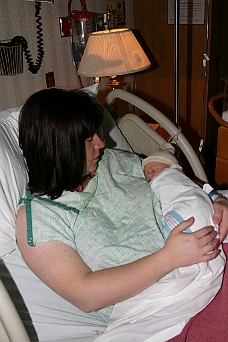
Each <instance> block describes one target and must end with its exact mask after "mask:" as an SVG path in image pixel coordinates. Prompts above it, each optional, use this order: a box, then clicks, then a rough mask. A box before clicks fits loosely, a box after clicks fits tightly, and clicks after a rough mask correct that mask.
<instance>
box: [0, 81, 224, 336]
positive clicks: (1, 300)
mask: <svg viewBox="0 0 228 342" xmlns="http://www.w3.org/2000/svg"><path fill="white" fill-rule="evenodd" d="M88 89H89V90H88ZM86 91H88V92H89V93H91V94H90V95H91V96H93V97H94V99H95V100H96V95H97V86H91V87H89V88H87V89H86ZM116 99H121V100H124V101H126V102H127V103H130V104H131V105H133V106H134V107H137V108H139V109H141V110H142V111H143V112H144V113H146V114H148V115H149V116H151V118H153V120H154V121H155V122H157V123H158V124H159V125H161V126H162V127H163V128H164V129H165V130H166V131H167V132H168V133H169V135H170V137H171V141H172V143H173V144H174V145H177V146H178V147H179V148H180V149H181V150H182V151H183V153H184V154H185V156H186V158H187V160H188V162H189V164H190V165H191V168H192V170H193V172H194V174H195V177H196V178H197V179H198V180H200V181H202V182H207V176H206V174H205V172H204V169H203V167H202V165H201V164H200V162H199V159H198V157H197V155H196V153H195V152H194V150H193V149H192V147H191V145H190V144H189V142H188V141H187V139H186V138H185V137H184V135H183V134H182V133H181V132H180V131H179V129H178V128H177V127H176V126H175V125H174V124H172V123H171V122H170V120H168V119H167V118H166V116H165V115H164V114H162V113H161V112H160V111H158V110H157V109H156V108H154V107H153V106H152V105H150V104H149V103H147V102H146V101H144V100H142V99H140V98H139V97H137V96H135V95H133V94H132V93H129V92H126V91H124V90H114V91H111V92H110V93H109V94H108V96H107V98H106V100H105V102H104V104H103V105H104V110H105V117H104V123H103V129H104V136H105V140H106V144H107V146H108V147H110V148H120V149H123V150H128V151H131V150H133V151H134V152H136V153H137V154H139V155H142V156H148V155H149V154H151V153H152V152H153V151H154V150H155V149H156V148H157V147H158V146H159V145H161V144H162V143H164V142H165V140H164V138H163V137H161V136H160V135H159V134H158V133H157V132H156V130H153V129H151V127H149V125H147V124H146V123H145V122H144V121H143V120H141V119H140V118H139V117H138V116H136V115H135V114H126V115H124V116H123V117H122V118H121V119H118V120H117V122H118V127H117V126H116V123H115V122H114V120H113V118H112V117H111V115H110V113H111V114H113V113H114V112H115V110H114V109H113V103H114V101H115V100H116ZM19 110H20V107H17V108H11V109H8V110H5V111H2V112H0V119H2V121H1V122H0V160H1V163H2V164H1V168H0V170H1V171H0V184H1V188H0V191H1V198H0V253H1V257H2V258H3V257H4V258H3V261H1V263H4V261H6V260H7V256H8V254H10V253H11V249H14V245H13V242H12V241H10V240H12V234H13V230H14V226H13V224H14V220H15V215H16V207H17V202H18V199H19V197H20V196H21V195H22V194H23V191H24V190H23V189H24V188H25V185H26V182H27V174H26V165H25V163H24V160H23V157H22V155H21V151H20V149H19V146H18V142H17V138H18V137H17V119H18V113H19ZM115 114H116V113H115ZM9 117H10V119H9ZM11 187H12V188H13V192H12V193H11ZM4 198H5V200H4ZM11 202H13V203H11ZM224 250H225V252H228V248H227V247H226V245H225V247H224ZM0 271H1V272H2V268H1V269H0ZM0 274H1V280H0V341H1V342H9V341H11V342H28V341H30V338H29V337H28V334H27V332H26V330H25V328H24V324H23V323H22V320H21V318H20V316H19V315H18V312H17V310H16V308H15V305H14V298H11V297H10V295H9V293H8V290H9V289H8V288H7V289H6V287H7V286H5V282H4V276H3V273H0ZM14 280H15V279H14ZM227 294H228V275H227V274H226V272H225V276H224V282H223V286H222V289H221V290H220V292H219V293H218V295H217V296H216V298H215V299H214V300H213V301H212V302H211V303H210V304H209V305H208V306H207V307H206V308H205V309H204V310H203V311H202V312H201V313H199V314H198V315H196V316H195V317H193V318H192V319H191V320H190V321H189V323H188V324H187V325H186V327H185V328H184V329H183V331H182V333H181V334H180V335H178V336H176V337H174V338H172V339H171V340H170V341H172V342H181V341H192V342H194V341H205V342H206V341H217V342H219V341H225V340H226V339H227V336H228V324H227V317H228V296H227ZM92 340H93V339H91V337H90V338H88V339H87V338H85V337H84V336H83V338H79V339H76V338H74V337H73V336H72V339H69V338H67V339H64V341H63V340H61V341H62V342H67V341H80V342H81V341H85V342H87V341H88V342H89V341H92ZM50 341H51V340H50ZM52 342H54V341H53V340H52Z"/></svg>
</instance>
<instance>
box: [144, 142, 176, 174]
mask: <svg viewBox="0 0 228 342" xmlns="http://www.w3.org/2000/svg"><path fill="white" fill-rule="evenodd" d="M174 153H175V148H174V147H173V146H172V145H171V144H170V143H164V144H162V145H161V146H159V147H158V148H157V150H155V151H154V153H153V154H152V155H151V156H149V157H147V158H145V159H144V160H143V162H142V167H143V169H144V167H145V165H146V164H147V163H149V162H152V161H155V162H160V163H164V164H170V165H173V164H178V160H177V159H176V157H175V156H174Z"/></svg>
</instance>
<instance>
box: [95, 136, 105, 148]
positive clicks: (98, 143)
mask: <svg viewBox="0 0 228 342" xmlns="http://www.w3.org/2000/svg"><path fill="white" fill-rule="evenodd" d="M94 143H95V145H94V148H95V149H97V150H99V149H101V148H103V147H105V142H104V141H103V140H102V139H101V138H100V137H99V136H98V135H97V134H94Z"/></svg>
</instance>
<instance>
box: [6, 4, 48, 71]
mask: <svg viewBox="0 0 228 342" xmlns="http://www.w3.org/2000/svg"><path fill="white" fill-rule="evenodd" d="M40 9H41V3H40V2H35V10H36V11H35V17H36V18H37V19H36V23H37V26H36V28H37V49H38V53H37V58H36V62H35V63H34V62H33V59H32V56H31V53H30V51H29V49H28V43H27V40H26V39H25V38H24V37H21V36H16V37H14V38H13V39H12V41H11V43H13V41H15V42H17V44H22V49H23V51H24V55H25V58H26V60H27V64H28V70H29V71H30V72H31V73H32V74H37V72H38V70H39V69H40V67H41V64H42V61H43V57H44V49H43V38H42V37H43V34H42V32H43V29H42V23H41V16H40Z"/></svg>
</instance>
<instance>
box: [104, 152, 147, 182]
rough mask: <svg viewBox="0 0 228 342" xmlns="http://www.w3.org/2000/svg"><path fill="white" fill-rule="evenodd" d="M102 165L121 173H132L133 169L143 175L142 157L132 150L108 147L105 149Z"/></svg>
mask: <svg viewBox="0 0 228 342" xmlns="http://www.w3.org/2000/svg"><path fill="white" fill-rule="evenodd" d="M101 165H103V166H102V168H106V169H111V170H112V171H116V172H120V173H121V172H123V173H127V174H130V173H131V172H132V171H133V172H137V173H140V176H142V175H143V173H142V164H141V159H140V157H139V156H138V155H136V154H134V153H132V152H127V151H122V150H116V149H108V148H107V149H105V150H104V155H103V156H102V159H101ZM136 170H137V171H136Z"/></svg>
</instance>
